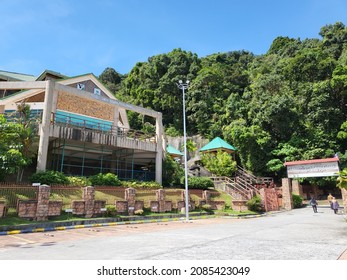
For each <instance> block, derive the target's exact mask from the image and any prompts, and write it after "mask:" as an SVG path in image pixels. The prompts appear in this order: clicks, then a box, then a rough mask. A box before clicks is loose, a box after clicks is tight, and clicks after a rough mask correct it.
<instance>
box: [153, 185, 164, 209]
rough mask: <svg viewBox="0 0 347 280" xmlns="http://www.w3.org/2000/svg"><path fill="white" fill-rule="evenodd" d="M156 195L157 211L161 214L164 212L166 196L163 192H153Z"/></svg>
mask: <svg viewBox="0 0 347 280" xmlns="http://www.w3.org/2000/svg"><path fill="white" fill-rule="evenodd" d="M155 194H156V198H157V201H158V204H159V209H158V211H159V212H160V213H161V212H165V199H166V194H165V190H162V189H159V190H157V191H156V192H155Z"/></svg>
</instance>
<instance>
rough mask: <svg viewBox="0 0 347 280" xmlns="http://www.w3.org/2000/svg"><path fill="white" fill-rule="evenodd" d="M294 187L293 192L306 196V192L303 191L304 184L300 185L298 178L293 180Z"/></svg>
mask: <svg viewBox="0 0 347 280" xmlns="http://www.w3.org/2000/svg"><path fill="white" fill-rule="evenodd" d="M292 188H293V193H294V194H297V195H300V196H301V197H303V196H304V193H303V191H302V186H301V185H300V183H299V181H298V180H292Z"/></svg>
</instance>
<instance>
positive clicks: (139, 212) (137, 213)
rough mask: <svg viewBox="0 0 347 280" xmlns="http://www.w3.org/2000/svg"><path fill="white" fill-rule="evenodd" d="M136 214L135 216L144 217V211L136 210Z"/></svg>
mask: <svg viewBox="0 0 347 280" xmlns="http://www.w3.org/2000/svg"><path fill="white" fill-rule="evenodd" d="M134 214H135V215H143V210H142V209H139V210H136V211H134Z"/></svg>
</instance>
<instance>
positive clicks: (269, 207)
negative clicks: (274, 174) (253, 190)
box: [259, 188, 280, 211]
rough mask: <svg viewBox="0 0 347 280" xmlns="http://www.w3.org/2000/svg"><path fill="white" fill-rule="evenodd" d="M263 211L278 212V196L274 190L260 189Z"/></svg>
mask: <svg viewBox="0 0 347 280" xmlns="http://www.w3.org/2000/svg"><path fill="white" fill-rule="evenodd" d="M259 192H260V196H261V200H262V202H263V205H264V209H265V211H278V210H279V208H280V205H279V201H278V196H279V194H278V193H277V191H276V189H275V188H269V189H268V188H262V189H260V190H259Z"/></svg>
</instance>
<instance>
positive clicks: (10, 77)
mask: <svg viewBox="0 0 347 280" xmlns="http://www.w3.org/2000/svg"><path fill="white" fill-rule="evenodd" d="M0 79H1V80H5V81H24V82H31V81H35V79H36V77H35V76H33V75H27V74H21V73H15V72H9V71H3V70H0Z"/></svg>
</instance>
